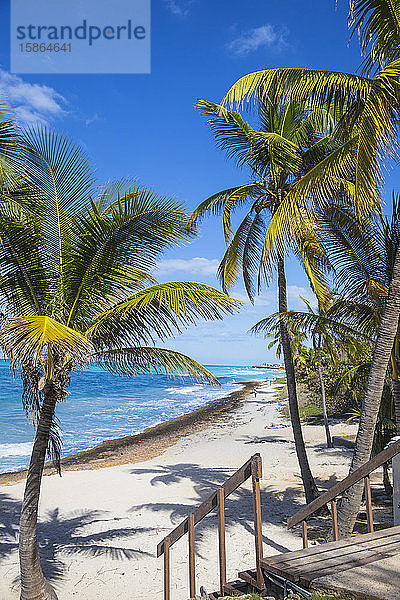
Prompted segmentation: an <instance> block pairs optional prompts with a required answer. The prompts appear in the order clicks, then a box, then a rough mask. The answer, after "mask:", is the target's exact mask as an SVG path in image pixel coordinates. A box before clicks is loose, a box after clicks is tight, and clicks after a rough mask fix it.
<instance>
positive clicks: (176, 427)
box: [0, 381, 264, 485]
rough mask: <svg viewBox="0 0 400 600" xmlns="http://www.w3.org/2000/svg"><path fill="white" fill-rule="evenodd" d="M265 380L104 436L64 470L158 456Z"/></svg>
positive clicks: (14, 478)
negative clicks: (117, 434)
mask: <svg viewBox="0 0 400 600" xmlns="http://www.w3.org/2000/svg"><path fill="white" fill-rule="evenodd" d="M263 383H264V382H263V381H241V382H238V385H242V386H243V387H242V388H241V389H240V390H236V391H234V392H231V393H230V394H228V395H227V396H224V397H222V398H218V399H216V400H211V401H209V402H207V404H205V405H204V406H201V407H200V408H197V409H195V410H194V411H192V412H190V413H186V414H184V415H181V416H179V417H176V418H174V419H169V420H168V421H164V422H162V423H159V424H157V425H154V426H153V427H147V428H146V429H145V430H144V431H142V432H141V433H137V434H135V435H128V436H124V437H121V438H116V439H111V440H105V441H104V442H102V443H101V444H98V445H97V446H95V447H93V448H90V449H89V450H84V451H82V452H78V453H76V454H71V455H68V456H66V457H64V458H63V459H62V461H61V463H62V470H63V471H76V470H82V469H101V468H106V467H113V466H116V465H123V464H133V463H137V462H142V461H145V460H149V459H151V458H154V457H156V456H159V455H160V454H161V453H162V452H163V451H164V450H166V449H167V448H168V447H170V446H173V445H174V444H175V443H176V442H177V441H178V440H179V439H180V438H182V437H184V436H186V435H189V434H190V433H194V432H196V431H201V430H203V429H206V428H207V427H208V426H209V425H210V424H211V423H214V424H215V422H216V420H222V419H225V418H226V417H227V415H228V414H229V413H230V412H231V411H232V410H234V409H236V408H238V407H239V406H240V405H241V403H242V401H243V400H244V399H245V398H246V397H247V396H249V395H250V394H251V393H252V392H253V391H254V389H255V388H257V387H258V386H260V385H262V384H263ZM26 473H27V470H26V469H24V470H22V471H9V472H5V473H0V484H2V485H7V484H13V483H17V482H18V481H22V480H23V479H25V477H26ZM55 473H56V471H55V469H54V467H53V466H52V465H51V464H50V463H46V466H45V469H44V474H45V475H54V474H55Z"/></svg>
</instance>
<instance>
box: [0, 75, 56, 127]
mask: <svg viewBox="0 0 400 600" xmlns="http://www.w3.org/2000/svg"><path fill="white" fill-rule="evenodd" d="M0 97H1V99H2V100H5V102H6V103H7V104H9V106H10V107H11V108H12V109H13V111H14V113H15V115H16V118H17V120H18V122H19V123H21V124H22V125H33V124H40V125H48V124H49V121H51V120H53V119H55V118H58V117H62V116H63V115H64V114H65V112H66V110H65V107H66V104H67V101H66V100H65V98H64V97H63V96H62V95H61V94H59V93H58V92H56V91H55V90H54V89H53V88H51V87H48V86H47V85H40V84H38V83H28V82H27V81H24V80H23V79H22V77H19V76H18V75H12V74H11V73H8V72H7V71H4V70H3V69H0Z"/></svg>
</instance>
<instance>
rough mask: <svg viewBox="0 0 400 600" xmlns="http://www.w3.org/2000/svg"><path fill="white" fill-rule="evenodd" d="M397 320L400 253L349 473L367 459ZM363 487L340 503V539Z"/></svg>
mask: <svg viewBox="0 0 400 600" xmlns="http://www.w3.org/2000/svg"><path fill="white" fill-rule="evenodd" d="M399 316H400V249H398V250H397V252H396V258H395V262H394V266H393V272H392V281H391V283H390V286H389V294H388V297H387V301H386V306H385V309H384V311H383V315H382V319H381V322H380V325H379V330H378V335H377V340H376V344H375V349H374V354H373V357H372V363H371V369H370V372H369V376H368V382H367V388H366V390H365V394H364V398H363V403H362V406H361V416H360V425H359V427H358V433H357V439H356V445H355V448H354V454H353V460H352V462H351V467H350V473H352V472H353V471H355V470H356V469H358V468H359V467H361V465H363V464H364V463H365V462H367V461H368V460H369V459H370V456H371V450H372V442H373V439H374V433H375V426H376V422H377V418H378V412H379V406H380V403H381V398H382V392H383V386H384V383H385V377H386V371H387V367H388V363H389V359H390V354H391V352H392V348H393V342H394V340H395V336H396V332H397V327H398V322H399ZM362 489H363V483H362V482H360V483H358V484H356V485H354V486H353V487H352V488H350V489H349V490H347V491H346V492H345V493H344V495H343V497H342V501H341V503H340V509H339V515H338V516H339V519H338V523H339V535H340V536H341V537H346V536H348V535H350V534H351V533H352V531H353V527H354V523H355V520H356V517H357V514H358V511H359V509H360V504H361V497H362Z"/></svg>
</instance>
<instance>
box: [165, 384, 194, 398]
mask: <svg viewBox="0 0 400 600" xmlns="http://www.w3.org/2000/svg"><path fill="white" fill-rule="evenodd" d="M202 388H203V386H202V385H193V386H189V385H188V386H185V387H183V388H182V387H171V388H167V389H166V391H167V392H168V394H171V396H172V395H173V394H180V395H182V396H186V394H193V393H194V392H199V391H200V390H201V389H202Z"/></svg>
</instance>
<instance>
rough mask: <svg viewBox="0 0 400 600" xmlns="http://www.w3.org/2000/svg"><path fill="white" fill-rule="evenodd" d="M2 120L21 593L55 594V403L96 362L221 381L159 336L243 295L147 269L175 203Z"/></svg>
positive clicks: (2, 217)
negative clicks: (46, 559) (22, 436)
mask: <svg viewBox="0 0 400 600" xmlns="http://www.w3.org/2000/svg"><path fill="white" fill-rule="evenodd" d="M9 128H10V129H11V135H9V136H8V138H7V140H5V138H4V136H3V138H1V135H0V159H1V160H0V177H1V182H0V183H1V186H0V189H1V203H0V239H1V245H0V267H1V278H0V296H1V306H2V311H3V312H2V315H1V322H0V345H1V348H2V350H3V352H4V354H5V356H6V357H8V359H9V361H10V365H11V369H12V371H13V372H14V374H15V375H19V376H20V377H21V379H22V383H23V395H22V402H23V406H24V409H25V411H26V414H27V416H28V418H29V419H30V420H31V422H32V423H33V424H34V426H35V439H34V444H33V450H32V455H31V460H30V465H29V469H28V473H27V480H26V486H25V493H24V498H23V503H22V511H21V519H20V532H19V555H20V570H21V600H28V599H29V600H32V599H33V598H34V599H35V600H50V599H52V600H54V599H55V598H56V597H57V596H56V592H55V591H54V589H53V588H52V587H51V586H50V584H49V583H48V581H47V580H46V578H45V576H44V574H43V571H42V568H41V565H40V557H39V549H38V543H37V519H38V504H39V498H40V489H41V481H42V476H43V469H44V465H45V459H46V455H48V456H50V457H51V458H53V459H54V461H55V464H56V467H57V469H58V470H59V471H60V469H61V461H60V455H61V436H60V430H59V427H58V421H57V418H56V407H57V405H58V404H59V403H60V402H64V401H66V400H67V397H68V394H69V384H70V379H71V377H72V376H73V374H74V371H76V370H82V369H84V368H85V367H87V366H88V365H91V364H97V365H100V366H102V367H104V368H105V369H108V370H109V371H111V372H112V373H115V374H118V375H124V376H130V377H133V376H135V375H136V374H141V373H149V374H157V373H166V374H168V375H171V376H179V375H188V376H190V377H192V378H194V379H197V380H202V381H206V382H210V383H213V384H217V381H216V380H215V378H214V377H213V375H212V374H211V373H210V372H209V371H208V370H207V369H205V368H204V367H203V366H202V365H201V364H199V363H198V362H197V361H196V360H194V359H193V358H191V357H188V356H185V355H184V354H182V353H179V352H176V351H172V350H169V349H166V348H164V347H158V346H157V345H156V342H163V341H164V340H165V339H167V338H168V337H171V336H173V335H174V334H176V333H179V332H180V331H181V330H182V328H185V327H187V326H189V325H193V324H195V323H196V322H197V321H198V320H199V319H206V320H209V319H218V318H222V317H223V316H224V315H226V314H231V313H232V312H234V311H236V310H237V309H238V308H239V305H240V303H239V302H237V301H235V300H234V299H231V298H229V297H228V296H227V295H226V294H225V293H223V292H221V291H219V290H217V289H214V288H212V287H210V286H207V285H204V284H200V283H194V282H188V281H177V282H169V283H158V282H157V281H156V279H155V278H154V271H155V269H156V265H157V260H158V259H159V258H160V257H161V256H162V254H163V252H164V251H165V250H166V249H168V248H171V247H173V246H176V245H179V244H182V243H184V242H185V241H186V240H187V239H188V232H187V229H186V224H187V218H188V216H187V215H186V213H185V210H184V209H183V207H182V206H181V205H180V204H179V203H178V202H177V201H175V200H174V199H173V198H168V197H163V196H160V195H158V194H156V193H155V192H153V191H151V190H149V189H147V188H144V187H141V186H139V185H137V184H136V183H134V182H129V181H121V182H116V183H108V184H106V185H104V186H99V184H98V183H97V182H96V179H95V175H94V172H93V170H92V167H91V165H90V163H89V161H88V158H87V157H86V155H85V154H84V152H83V151H82V150H81V149H80V148H79V147H78V146H76V145H74V144H73V143H72V142H71V141H70V140H69V139H68V138H67V137H65V136H64V135H60V134H57V133H55V132H52V131H47V130H45V129H38V130H31V131H27V132H18V133H16V132H15V131H14V129H12V127H11V125H10V126H9V125H8V124H7V123H6V124H5V125H4V126H3V127H1V126H0V132H3V133H4V132H5V135H7V133H8V130H9ZM1 144H2V145H1ZM11 145H12V148H13V154H11V156H10V153H9V150H8V148H9V146H11ZM15 149H16V150H15Z"/></svg>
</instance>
